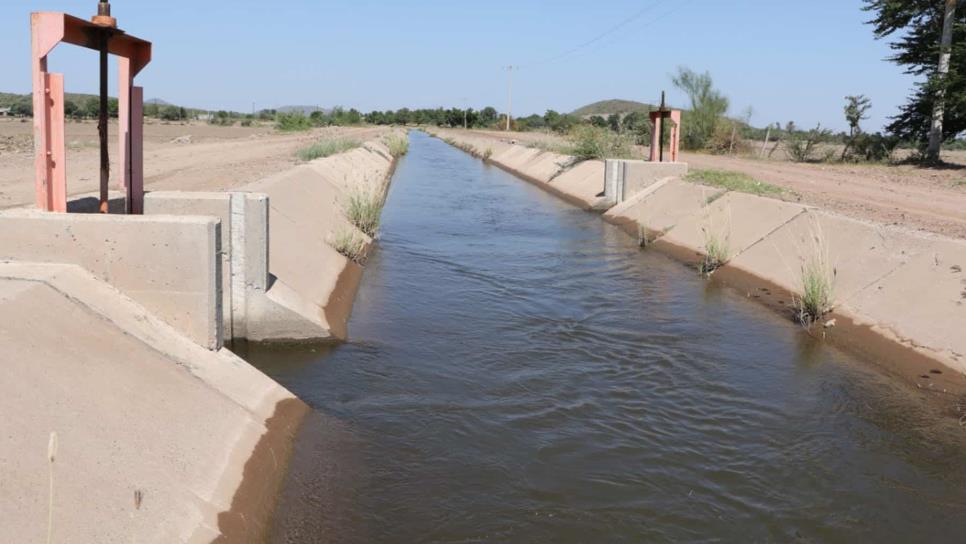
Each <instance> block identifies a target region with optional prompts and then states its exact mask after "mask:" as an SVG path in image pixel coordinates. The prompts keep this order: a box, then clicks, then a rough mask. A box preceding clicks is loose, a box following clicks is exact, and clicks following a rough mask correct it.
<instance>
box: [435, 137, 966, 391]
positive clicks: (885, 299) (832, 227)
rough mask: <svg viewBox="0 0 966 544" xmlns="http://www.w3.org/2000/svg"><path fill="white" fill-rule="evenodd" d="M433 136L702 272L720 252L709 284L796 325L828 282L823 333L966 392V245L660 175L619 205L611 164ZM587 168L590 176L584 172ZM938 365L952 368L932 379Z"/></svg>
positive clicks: (903, 370)
mask: <svg viewBox="0 0 966 544" xmlns="http://www.w3.org/2000/svg"><path fill="white" fill-rule="evenodd" d="M432 132H433V133H434V135H437V136H438V137H440V138H442V139H444V140H445V141H447V142H448V143H451V144H452V145H455V146H456V147H459V148H460V149H463V150H464V151H467V152H469V153H471V154H473V155H475V156H477V157H480V158H483V159H485V160H487V161H490V162H493V163H494V164H497V165H498V166H500V167H501V168H504V169H507V170H509V171H511V172H514V173H522V175H523V177H524V178H525V179H528V180H529V181H532V182H534V183H535V184H536V185H538V186H540V187H541V188H545V189H546V190H548V191H550V192H551V193H554V194H563V195H564V198H565V199H566V200H568V201H570V202H573V203H577V204H578V205H580V206H581V207H583V208H585V209H597V210H600V211H603V212H604V214H603V217H604V219H605V220H607V221H609V222H612V223H614V224H617V225H619V226H621V227H622V228H623V229H624V230H625V231H627V232H628V234H630V235H631V236H632V237H635V238H637V239H639V240H641V241H642V244H645V245H648V246H649V247H650V248H652V249H656V250H659V251H662V252H664V253H667V254H669V255H672V256H673V257H675V258H676V259H679V260H682V261H684V262H686V263H689V264H691V265H694V266H696V267H699V266H701V265H702V264H703V263H704V262H705V261H706V260H707V259H708V256H709V254H710V253H711V252H710V251H709V249H708V248H709V247H712V246H715V249H716V250H717V251H716V253H720V255H715V256H713V257H712V259H713V260H714V261H720V262H719V263H717V266H720V268H718V269H717V270H716V272H715V274H714V277H713V281H715V282H718V283H721V284H725V285H729V286H731V287H734V288H737V289H739V290H741V291H743V292H744V293H745V294H746V295H747V296H748V297H749V298H754V299H755V300H757V301H759V302H761V303H763V304H765V305H766V306H767V307H769V308H771V309H773V310H776V311H778V312H779V313H781V314H782V315H784V316H786V317H788V318H791V319H796V320H797V319H798V317H799V316H798V310H799V308H800V301H802V300H803V290H804V287H803V286H804V285H805V284H806V283H808V282H809V281H811V280H814V279H815V278H816V276H821V277H822V278H821V279H822V281H824V282H826V283H828V284H829V285H830V293H831V295H830V304H828V306H827V308H826V309H827V310H830V311H828V313H826V314H823V315H822V316H821V319H820V320H819V321H818V323H816V324H815V325H814V326H813V327H812V328H813V331H814V333H815V334H817V335H820V336H821V337H822V338H824V339H825V340H827V341H829V342H832V343H834V344H836V345H837V346H839V347H843V348H846V349H850V350H853V351H855V352H856V353H858V354H860V355H862V356H864V357H867V358H871V359H873V360H875V361H877V362H879V363H880V364H881V365H882V366H883V367H885V368H888V369H890V371H891V372H893V373H895V374H896V375H897V376H901V378H902V379H903V380H906V381H908V382H910V383H914V384H916V385H918V386H922V387H939V388H940V389H942V388H946V389H958V388H963V387H964V386H966V337H964V335H962V334H961V333H960V332H961V331H962V330H966V242H964V241H963V240H959V239H951V238H945V237H942V236H938V235H932V234H928V233H923V232H913V231H909V230H905V229H902V228H899V227H896V226H888V225H879V224H873V223H869V222H864V221H859V220H855V219H852V218H849V217H845V216H842V215H838V214H834V213H830V212H827V211H824V210H821V209H818V208H814V207H810V206H804V205H800V204H798V203H795V202H786V201H781V200H777V199H772V198H764V197H760V196H755V195H750V194H744V193H738V192H726V191H724V190H722V189H720V188H716V187H708V186H704V185H701V184H697V183H693V182H689V181H685V180H684V179H683V178H682V177H681V174H672V173H669V172H660V171H659V172H658V173H656V174H655V175H652V176H645V178H646V179H644V180H643V183H639V184H637V185H636V193H632V194H628V195H626V198H623V199H621V200H619V201H617V202H616V203H615V202H614V201H613V200H608V199H606V198H604V197H605V194H604V193H605V190H604V187H605V183H604V175H603V174H604V164H603V161H585V162H582V163H578V164H577V166H571V165H573V164H574V160H573V158H572V157H568V156H566V155H559V154H555V153H550V152H546V151H543V150H540V149H533V148H528V147H526V146H523V145H518V144H517V143H516V142H514V141H512V140H506V139H500V138H497V137H494V136H493V135H490V134H483V133H478V132H474V131H468V132H467V131H460V130H445V129H439V130H433V131H432ZM627 164H635V161H631V162H628V163H627ZM584 165H587V166H586V169H587V172H582V173H581V174H580V175H577V174H576V171H577V169H578V168H580V167H583V166H584ZM636 165H637V166H639V167H641V168H656V169H658V170H661V169H663V168H665V166H666V165H663V164H661V165H656V164H650V163H646V162H636ZM568 176H569V177H568ZM565 179H567V180H569V181H567V182H562V181H561V180H565ZM816 271H819V272H818V273H816ZM911 301H914V302H913V303H910V302H911ZM937 363H938V364H939V365H942V366H943V367H945V370H946V371H947V372H943V373H941V374H936V373H934V372H931V370H934V367H935V366H936V365H937Z"/></svg>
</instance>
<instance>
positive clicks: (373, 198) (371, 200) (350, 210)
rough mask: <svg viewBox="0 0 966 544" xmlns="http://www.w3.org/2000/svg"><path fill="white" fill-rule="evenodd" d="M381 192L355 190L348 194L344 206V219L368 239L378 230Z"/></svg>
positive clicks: (366, 189)
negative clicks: (367, 236)
mask: <svg viewBox="0 0 966 544" xmlns="http://www.w3.org/2000/svg"><path fill="white" fill-rule="evenodd" d="M382 207H383V199H382V191H381V190H378V189H376V188H356V189H354V190H352V191H351V192H350V193H349V198H348V201H347V202H346V204H345V214H346V217H347V218H348V219H349V221H350V222H352V224H353V225H355V226H356V227H358V228H359V230H361V231H362V232H364V233H366V234H367V235H369V236H370V237H375V235H376V231H378V230H379V217H380V216H381V215H382Z"/></svg>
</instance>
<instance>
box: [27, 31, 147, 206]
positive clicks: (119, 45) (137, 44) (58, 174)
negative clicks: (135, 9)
mask: <svg viewBox="0 0 966 544" xmlns="http://www.w3.org/2000/svg"><path fill="white" fill-rule="evenodd" d="M30 31H31V50H32V58H31V60H32V69H33V106H34V155H35V159H34V167H35V170H36V172H35V181H36V188H37V206H38V207H39V208H41V209H43V210H47V211H53V212H66V211H67V164H66V159H67V147H66V141H65V138H64V76H63V74H52V73H48V72H47V55H49V54H50V52H51V51H53V49H54V48H55V47H57V45H58V44H59V43H61V42H63V43H69V44H73V45H78V46H81V47H86V48H88V49H94V50H97V48H98V47H97V35H98V33H99V32H101V31H102V27H99V26H97V25H95V24H93V23H90V22H88V21H85V20H83V19H79V18H77V17H73V16H71V15H67V14H66V13H58V12H37V13H31V14H30ZM115 32H116V33H115V34H114V35H113V36H112V37H111V40H110V42H108V52H109V53H111V54H113V55H116V56H117V57H118V61H119V62H118V77H119V79H120V84H119V87H118V126H119V130H118V158H117V163H118V164H119V165H121V176H120V186H121V189H122V190H123V191H124V193H125V211H126V213H133V214H140V213H143V211H144V151H143V150H144V147H143V146H144V117H143V110H144V91H143V89H142V88H141V87H135V86H134V77H135V76H137V74H138V73H139V72H140V71H141V70H142V69H144V67H145V66H147V64H148V63H149V62H151V43H150V42H147V41H144V40H142V39H140V38H135V37H134V36H130V35H128V34H125V33H124V32H123V31H120V30H117V31H115Z"/></svg>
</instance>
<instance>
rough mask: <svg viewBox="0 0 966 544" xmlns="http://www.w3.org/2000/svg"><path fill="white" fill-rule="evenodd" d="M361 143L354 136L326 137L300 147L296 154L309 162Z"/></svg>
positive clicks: (300, 158) (341, 151)
mask: <svg viewBox="0 0 966 544" xmlns="http://www.w3.org/2000/svg"><path fill="white" fill-rule="evenodd" d="M361 145H362V142H360V141H359V140H354V139H352V138H326V139H323V140H319V141H318V142H316V143H314V144H312V145H310V146H308V147H304V148H302V149H299V150H298V152H297V153H296V155H298V158H299V160H302V161H306V162H307V161H311V160H314V159H321V158H323V157H328V156H330V155H337V154H339V153H344V152H346V151H349V150H350V149H355V148H357V147H359V146H361Z"/></svg>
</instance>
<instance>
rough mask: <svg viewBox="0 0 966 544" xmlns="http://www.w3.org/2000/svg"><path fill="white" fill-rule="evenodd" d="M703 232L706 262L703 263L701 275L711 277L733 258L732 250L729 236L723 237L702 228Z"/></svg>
mask: <svg viewBox="0 0 966 544" xmlns="http://www.w3.org/2000/svg"><path fill="white" fill-rule="evenodd" d="M701 232H702V233H703V234H704V260H703V261H702V262H701V273H702V274H704V275H705V276H710V275H711V274H714V271H715V270H717V269H719V268H721V267H722V266H724V264H725V263H726V262H728V259H729V258H731V255H730V252H731V248H730V247H729V244H728V237H727V236H721V235H720V234H719V233H717V232H714V231H713V230H711V229H710V228H702V229H701Z"/></svg>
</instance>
